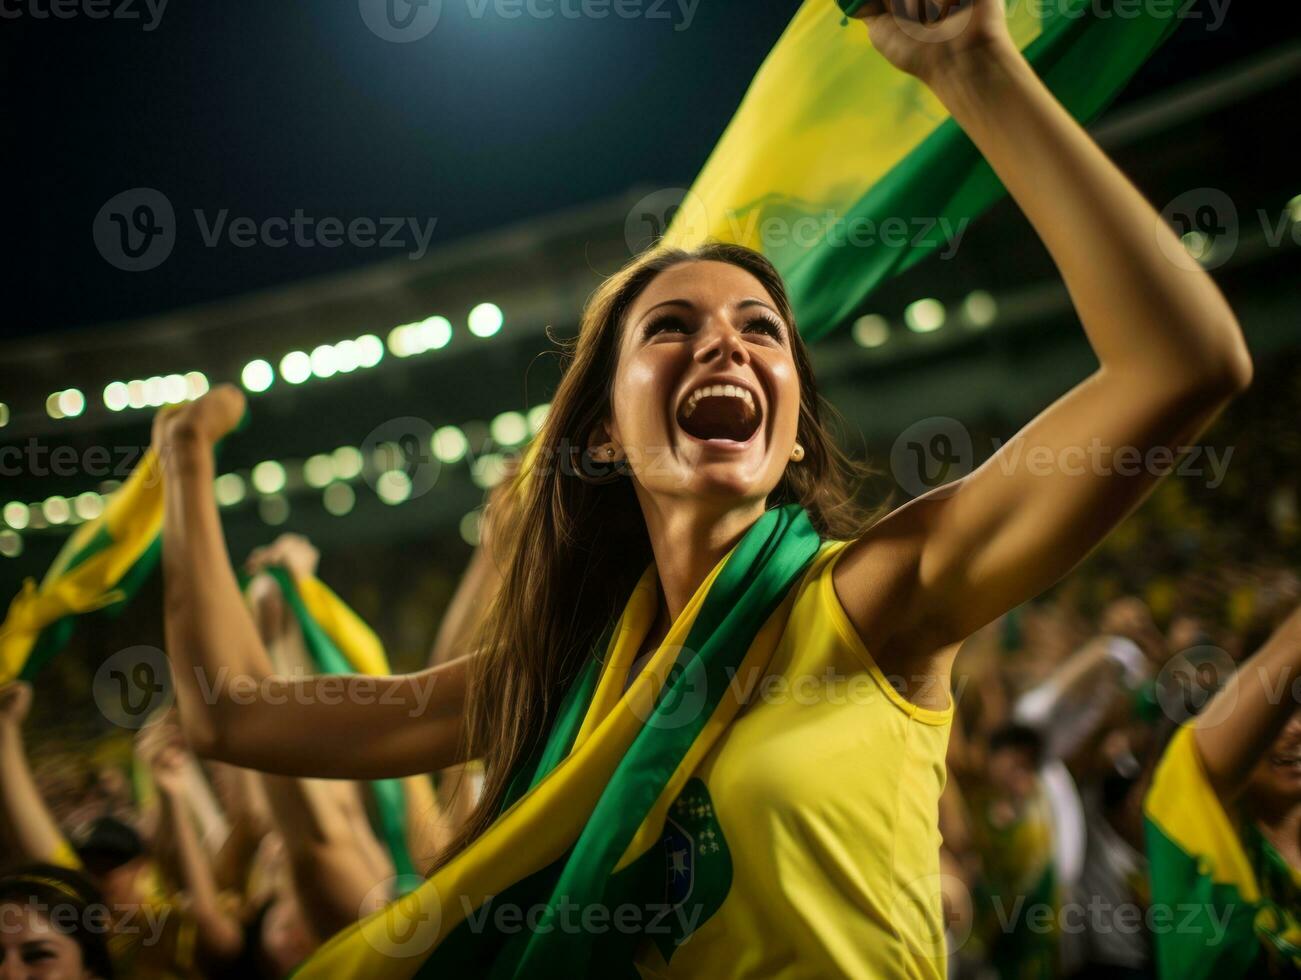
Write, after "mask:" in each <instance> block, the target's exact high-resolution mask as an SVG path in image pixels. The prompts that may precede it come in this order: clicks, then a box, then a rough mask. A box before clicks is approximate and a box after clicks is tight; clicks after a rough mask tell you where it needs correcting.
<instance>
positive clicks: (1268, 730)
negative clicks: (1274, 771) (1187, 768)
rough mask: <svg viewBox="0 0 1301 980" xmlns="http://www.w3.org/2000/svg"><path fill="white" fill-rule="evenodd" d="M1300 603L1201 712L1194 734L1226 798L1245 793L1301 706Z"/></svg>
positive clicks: (1213, 779)
mask: <svg viewBox="0 0 1301 980" xmlns="http://www.w3.org/2000/svg"><path fill="white" fill-rule="evenodd" d="M1298 678H1301V607H1298V608H1297V609H1295V610H1293V612H1292V614H1291V615H1290V616H1288V618H1287V619H1286V620H1284V621H1283V624H1282V625H1281V626H1279V628H1278V629H1276V630H1275V631H1274V633H1273V634H1272V635H1271V636H1270V638H1269V640H1267V641H1266V643H1265V645H1264V646H1263V647H1261V648H1260V650H1259V651H1257V652H1256V654H1255V655H1254V656H1252V657H1251V658H1250V659H1248V660H1247V661H1246V663H1244V664H1243V665H1242V666H1241V667H1240V668H1239V669H1238V672H1237V673H1236V674H1234V675H1233V679H1232V680H1230V681H1229V683H1228V684H1226V685H1225V686H1224V689H1223V690H1222V691H1220V693H1219V694H1217V695H1216V696H1215V698H1214V699H1213V700H1212V701H1211V703H1210V704H1208V705H1207V706H1206V709H1205V710H1204V711H1203V712H1202V713H1201V714H1200V715H1198V716H1197V720H1196V721H1195V722H1194V723H1193V724H1194V725H1195V729H1194V735H1193V737H1194V738H1195V739H1196V740H1197V752H1198V755H1200V756H1201V758H1202V765H1203V766H1204V767H1205V769H1206V775H1207V778H1208V779H1209V780H1210V782H1211V785H1212V786H1213V787H1215V792H1216V795H1218V796H1219V797H1220V799H1222V800H1224V801H1226V802H1228V801H1231V800H1233V798H1234V797H1236V796H1237V795H1238V793H1239V792H1241V790H1242V788H1243V787H1244V786H1245V785H1246V783H1247V778H1248V776H1250V775H1251V770H1252V768H1253V767H1254V766H1255V765H1256V763H1257V762H1259V761H1260V759H1261V756H1263V755H1264V754H1265V752H1266V750H1267V749H1269V747H1270V745H1271V744H1273V742H1274V740H1275V739H1276V738H1278V736H1279V733H1280V732H1282V730H1283V726H1284V725H1286V724H1287V723H1288V719H1290V718H1291V717H1292V715H1293V714H1295V713H1296V711H1297V709H1298V707H1299V706H1301V705H1299V704H1298V701H1297V697H1296V693H1295V690H1296V687H1295V685H1296V682H1297V680H1298Z"/></svg>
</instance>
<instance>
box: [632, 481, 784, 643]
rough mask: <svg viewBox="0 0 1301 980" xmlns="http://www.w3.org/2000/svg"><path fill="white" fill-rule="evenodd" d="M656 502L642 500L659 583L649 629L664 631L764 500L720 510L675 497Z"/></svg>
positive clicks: (755, 516) (753, 518)
mask: <svg viewBox="0 0 1301 980" xmlns="http://www.w3.org/2000/svg"><path fill="white" fill-rule="evenodd" d="M657 503H658V502H655V501H646V500H643V502H642V512H643V514H644V515H645V517H646V530H647V532H648V534H649V535H650V543H651V551H652V552H653V553H654V556H655V571H656V573H657V574H658V576H659V582H660V597H661V606H660V615H659V617H658V618H657V621H656V623H655V625H654V626H653V627H652V632H654V631H655V630H657V629H659V628H662V629H663V631H664V632H665V633H667V632H668V629H669V628H670V626H671V625H672V624H673V623H674V622H675V621H676V620H677V618H678V616H680V615H681V614H682V610H683V609H684V608H686V605H687V603H688V602H690V601H691V597H692V596H693V595H695V593H696V589H698V588H699V587H700V583H701V582H703V581H704V580H705V578H706V577H707V576H708V575H709V573H710V572H711V571H713V570H714V566H715V565H717V564H718V562H719V559H721V558H722V557H723V556H724V555H725V554H727V552H728V551H730V550H731V549H732V547H733V546H734V545H735V544H736V543H737V542H738V541H740V540H741V538H742V536H743V535H744V534H745V532H746V531H748V530H749V529H750V527H751V525H753V524H754V522H755V521H757V520H758V519H759V518H760V517H762V516H763V512H764V501H763V500H759V501H754V502H749V503H746V504H744V505H740V506H737V505H735V504H733V505H730V506H728V507H722V508H720V507H717V506H714V507H711V506H710V505H709V504H708V503H706V502H697V501H692V502H690V503H683V502H682V501H681V500H680V499H675V500H673V501H670V502H669V504H668V505H657Z"/></svg>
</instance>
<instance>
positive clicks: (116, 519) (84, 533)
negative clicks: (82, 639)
mask: <svg viewBox="0 0 1301 980" xmlns="http://www.w3.org/2000/svg"><path fill="white" fill-rule="evenodd" d="M162 523H163V479H162V468H161V467H160V466H159V462H158V458H157V457H156V456H155V455H154V452H153V450H152V449H150V450H148V451H147V452H146V453H145V454H144V456H143V457H142V458H141V461H140V463H139V464H138V465H137V466H136V468H135V470H133V471H132V473H131V476H130V477H129V478H128V479H127V480H126V482H125V483H123V485H122V487H121V488H120V489H119V490H117V491H116V492H115V493H114V494H112V495H111V496H110V497H109V499H108V503H107V505H106V506H105V508H104V513H103V514H101V515H100V516H99V517H97V518H95V519H94V520H92V521H87V522H86V523H85V524H83V525H81V526H80V527H79V528H77V530H76V531H75V532H74V533H73V534H72V536H71V537H70V538H69V539H68V541H67V543H66V544H65V545H64V546H63V548H62V549H61V550H60V552H59V554H58V556H57V557H56V558H55V560H54V563H53V564H52V565H51V566H50V568H49V570H48V571H47V572H46V573H45V577H44V578H43V579H42V581H41V583H40V585H37V584H36V582H35V580H33V579H28V580H27V581H26V582H24V583H23V590H22V591H21V592H20V593H19V594H18V596H17V597H16V598H15V599H14V600H13V602H12V603H11V604H10V606H9V613H8V615H7V616H6V617H5V620H4V622H3V624H0V683H2V682H5V681H10V680H13V679H14V678H16V677H23V678H25V679H27V678H30V677H32V676H33V675H34V674H35V673H36V671H38V670H39V669H40V668H41V667H42V666H44V664H45V662H46V661H48V659H49V658H50V657H51V656H53V655H54V653H56V652H57V651H58V648H59V647H61V646H62V645H63V643H64V642H65V641H66V639H67V636H68V634H69V633H70V632H71V628H72V618H71V617H75V616H78V615H81V614H83V613H87V612H93V611H95V610H97V609H102V608H104V607H106V606H110V605H113V604H114V603H117V602H121V601H123V600H125V599H127V598H129V596H130V594H131V592H132V591H133V590H134V588H136V587H138V585H139V583H140V580H141V579H142V578H143V576H144V575H145V574H147V572H148V570H149V568H150V567H152V564H153V559H154V558H156V556H157V552H156V542H157V540H158V533H159V531H160V530H161V528H162Z"/></svg>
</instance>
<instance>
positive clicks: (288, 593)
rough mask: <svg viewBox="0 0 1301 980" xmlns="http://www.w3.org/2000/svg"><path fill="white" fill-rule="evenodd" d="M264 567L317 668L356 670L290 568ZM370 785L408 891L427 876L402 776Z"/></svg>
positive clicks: (403, 886) (327, 671) (400, 887)
mask: <svg viewBox="0 0 1301 980" xmlns="http://www.w3.org/2000/svg"><path fill="white" fill-rule="evenodd" d="M264 571H265V573H266V574H267V575H270V576H271V578H272V579H273V580H274V581H275V582H276V584H277V585H278V586H279V587H280V592H281V594H282V595H283V596H284V599H285V604H286V605H287V606H288V607H289V610H290V611H291V612H292V613H293V615H294V619H295V620H296V621H297V622H298V626H299V629H301V630H302V633H303V643H304V645H305V646H306V647H307V652H308V654H309V655H310V656H311V658H312V661H313V663H315V664H316V668H317V670H319V671H320V672H321V673H323V674H352V673H356V672H357V671H356V668H355V667H354V666H353V664H352V662H351V661H349V659H348V658H347V657H346V656H344V654H343V652H342V651H341V650H340V649H339V646H338V645H337V644H336V643H335V642H334V640H333V639H332V638H331V637H330V635H329V634H328V633H327V632H326V631H325V630H324V629H322V628H321V625H320V624H319V623H317V621H316V619H315V618H314V617H313V616H312V614H311V613H310V612H309V611H308V609H307V606H306V605H305V604H304V602H303V599H302V596H301V595H300V594H299V591H298V587H297V586H296V585H295V584H294V580H293V576H292V575H290V573H289V571H288V569H285V568H281V567H279V566H272V567H269V568H266V569H264ZM369 785H370V790H371V795H372V796H373V797H374V800H375V812H376V815H377V817H378V819H379V825H380V833H381V836H382V837H383V839H384V843H385V845H386V846H387V847H388V851H389V855H390V856H391V857H392V859H393V868H394V871H395V872H396V874H397V889H398V892H399V893H405V892H407V891H410V890H411V889H412V888H415V887H416V886H417V885H419V884H420V882H422V881H423V880H424V878H423V877H422V876H421V875H420V874H419V873H417V871H416V867H415V862H414V861H412V859H411V852H410V850H409V848H408V847H407V828H406V793H405V792H404V790H403V788H402V781H401V780H399V779H374V780H371V781H370V783H369Z"/></svg>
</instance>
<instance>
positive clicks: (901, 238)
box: [664, 0, 1182, 340]
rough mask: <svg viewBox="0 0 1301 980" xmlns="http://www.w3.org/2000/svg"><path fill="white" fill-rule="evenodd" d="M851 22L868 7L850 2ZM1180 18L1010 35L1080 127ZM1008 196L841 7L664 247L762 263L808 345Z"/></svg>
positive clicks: (699, 185) (1022, 29)
mask: <svg viewBox="0 0 1301 980" xmlns="http://www.w3.org/2000/svg"><path fill="white" fill-rule="evenodd" d="M841 3H842V5H843V6H845V8H846V10H852V9H856V8H858V7H860V6H862V3H861V0H857V2H851V0H841ZM1181 6H1182V5H1180V4H1173V3H1171V4H1164V3H1156V4H1152V3H1147V4H1133V3H1125V2H1124V0H1056V2H1054V3H1027V2H1015V3H1011V4H1010V5H1009V7H1010V9H1009V12H1008V18H1009V21H1008V24H1009V28H1010V30H1011V33H1012V37H1013V40H1015V42H1016V43H1017V45H1018V47H1020V48H1021V50H1022V51H1024V53H1025V55H1026V57H1027V59H1028V60H1029V61H1030V63H1031V64H1032V65H1033V66H1034V68H1035V71H1036V72H1037V73H1038V75H1039V77H1040V78H1042V79H1043V80H1044V82H1045V83H1046V84H1047V85H1048V87H1049V88H1050V89H1051V90H1052V91H1053V93H1054V94H1055V95H1056V97H1057V98H1058V99H1059V100H1060V101H1061V102H1062V104H1063V105H1065V106H1066V108H1067V109H1068V110H1070V112H1071V113H1072V114H1073V115H1075V116H1076V117H1077V118H1078V119H1081V120H1088V119H1090V118H1092V117H1093V116H1095V115H1096V114H1097V113H1098V112H1100V111H1101V110H1102V109H1103V108H1105V107H1106V105H1107V104H1108V103H1109V102H1110V101H1111V100H1112V99H1113V98H1114V97H1115V96H1116V95H1117V94H1118V93H1119V92H1120V90H1121V89H1122V88H1123V87H1124V85H1125V83H1126V82H1128V81H1129V79H1130V78H1131V77H1132V76H1133V74H1134V72H1135V71H1136V70H1137V69H1138V68H1139V66H1140V65H1142V64H1143V62H1144V61H1145V60H1146V59H1147V57H1148V56H1149V55H1150V54H1151V53H1152V52H1153V51H1154V50H1156V48H1157V46H1158V45H1160V44H1161V42H1162V41H1164V40H1165V39H1166V38H1167V37H1168V36H1169V35H1170V34H1171V33H1172V32H1173V30H1174V28H1175V26H1176V24H1177V15H1178V11H1179V9H1180V7H1181ZM1003 193H1004V188H1003V185H1002V183H1001V182H1000V181H999V179H998V178H997V176H995V174H994V171H993V170H992V169H991V168H990V166H989V165H988V164H987V163H985V161H984V158H983V157H982V156H981V155H980V153H979V151H978V150H977V149H976V147H975V145H974V144H973V143H972V142H971V140H970V139H968V138H967V136H966V135H965V134H964V133H963V132H962V130H961V129H960V128H959V127H958V125H957V123H955V122H954V121H953V119H952V118H951V117H950V116H949V114H948V112H947V111H946V110H945V109H944V107H943V105H941V104H940V101H939V100H938V99H937V98H936V97H935V96H934V95H933V94H932V93H931V92H930V90H929V89H927V88H926V86H925V85H924V84H923V83H922V82H921V81H919V80H918V79H916V78H913V77H912V76H910V75H907V74H904V73H903V72H901V71H899V70H897V69H896V68H895V67H894V66H893V65H891V64H890V63H889V62H888V61H886V60H885V58H883V57H881V56H880V55H879V54H877V53H876V51H875V49H873V47H872V43H871V41H870V39H869V38H868V34H867V30H866V28H865V27H864V26H863V25H862V24H859V23H847V22H846V18H845V17H844V16H843V14H842V13H841V11H840V9H838V8H837V7H836V5H834V4H833V3H832V2H831V0H805V3H804V4H803V5H802V6H801V7H800V9H799V11H798V12H797V13H796V14H795V18H794V20H792V21H791V23H790V25H789V26H788V27H787V28H786V31H785V33H783V34H782V36H781V39H780V40H779V41H778V42H777V45H776V47H774V48H773V50H772V51H771V52H770V53H769V55H768V57H767V59H766V60H765V61H764V63H763V65H762V66H761V67H760V68H759V72H758V74H757V75H755V77H754V81H753V82H752V83H751V84H750V88H749V90H748V91H747V92H746V94H745V98H744V99H743V100H742V102H741V105H740V107H739V108H738V109H737V112H736V115H735V116H734V117H733V118H732V121H731V122H730V123H729V124H728V126H727V129H726V130H725V131H724V133H723V135H722V138H721V139H720V140H719V141H718V145H717V146H715V147H714V150H713V152H712V153H711V155H710V157H709V159H708V161H707V162H706V163H705V167H704V169H703V170H702V171H701V172H700V174H699V175H698V176H697V177H696V180H695V182H694V183H693V184H692V186H691V189H690V191H689V192H688V194H687V196H686V199H685V200H684V201H683V202H682V203H681V204H680V205H679V207H678V208H677V211H676V212H675V214H674V216H673V221H672V223H671V224H670V225H669V229H668V231H667V233H666V234H665V238H664V244H666V245H673V246H680V247H691V246H692V245H697V244H700V243H701V242H703V241H705V240H710V239H716V240H721V241H726V242H733V243H735V244H739V245H746V246H748V247H750V248H752V249H755V250H756V251H759V252H762V253H763V254H764V255H765V256H767V257H768V259H769V260H771V261H772V263H773V265H775V266H776V267H777V270H778V271H779V272H780V273H781V275H782V278H783V280H784V281H785V282H786V286H787V288H788V290H789V292H790V296H791V303H792V305H793V307H794V310H795V314H796V316H797V318H798V319H799V322H800V332H801V333H802V334H803V335H804V337H805V338H806V339H808V340H813V339H815V338H817V337H820V336H822V335H823V334H825V333H826V332H827V331H829V330H831V329H833V328H834V327H836V326H837V325H838V324H841V323H843V322H844V321H845V320H846V318H848V317H849V316H850V315H852V314H853V313H854V312H855V311H856V310H857V309H858V308H859V306H860V304H861V303H862V302H863V300H864V299H866V297H867V296H868V294H869V293H871V292H872V291H873V290H874V289H875V288H876V287H877V286H878V285H879V284H880V283H881V282H883V281H884V280H886V279H888V278H890V277H892V276H895V275H898V274H899V273H901V272H904V271H906V270H908V269H910V268H912V267H913V266H914V265H916V264H917V263H918V262H920V261H921V260H922V259H924V258H925V257H926V256H928V255H930V254H932V253H933V252H935V251H936V250H939V249H942V248H943V247H946V246H947V245H948V244H949V241H950V238H951V237H953V235H954V233H956V232H960V231H961V230H962V228H963V227H964V225H965V223H966V222H969V221H971V220H972V219H974V218H975V217H977V216H978V215H980V214H981V213H982V212H983V211H984V210H986V209H987V208H988V207H989V206H990V205H991V204H993V203H994V202H995V201H996V200H998V199H999V198H1000V197H1001V196H1002V195H1003Z"/></svg>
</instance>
